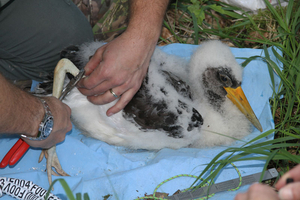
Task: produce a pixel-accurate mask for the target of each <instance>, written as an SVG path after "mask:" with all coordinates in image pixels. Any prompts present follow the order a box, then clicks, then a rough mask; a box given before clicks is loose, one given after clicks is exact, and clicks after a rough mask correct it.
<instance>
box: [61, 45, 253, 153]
mask: <svg viewBox="0 0 300 200" xmlns="http://www.w3.org/2000/svg"><path fill="white" fill-rule="evenodd" d="M102 45H103V43H101V42H92V43H87V44H83V45H82V46H80V47H70V48H67V49H66V50H64V51H63V52H62V55H63V57H67V58H69V59H70V60H71V61H72V62H73V63H75V65H77V66H78V67H79V68H82V67H84V66H85V64H86V63H87V62H88V60H89V58H90V57H91V56H92V55H93V54H94V52H95V51H96V49H98V48H99V47H100V46H102ZM241 81H242V67H241V66H239V65H238V63H237V62H236V61H235V59H234V56H233V55H232V53H231V51H230V49H229V47H227V46H226V45H224V44H222V43H221V42H219V41H210V42H206V43H204V44H203V45H201V46H200V47H199V49H197V51H196V52H195V53H194V54H193V56H192V58H191V61H190V62H189V63H188V62H187V61H185V60H184V59H182V58H179V57H176V56H174V55H168V54H166V53H164V52H162V51H161V50H159V49H156V50H155V52H154V54H153V56H152V58H151V62H150V65H149V69H148V73H147V76H146V78H145V79H144V81H143V83H142V86H141V88H140V90H139V91H138V92H137V94H136V95H135V96H134V97H133V99H132V100H131V102H130V103H129V104H128V105H127V106H126V107H125V108H124V109H123V110H122V111H121V112H119V113H117V114H115V115H113V116H111V117H107V116H106V111H107V109H108V108H110V107H111V106H112V105H113V104H115V101H114V102H111V103H109V104H106V105H94V104H92V103H90V102H89V101H88V100H87V99H86V97H85V96H84V95H82V94H81V93H80V92H79V91H78V90H77V89H76V88H75V89H74V90H73V91H71V93H70V94H69V95H68V96H67V98H66V99H65V101H64V102H65V103H66V104H67V105H69V106H70V108H71V109H72V120H73V122H74V124H75V125H76V126H77V127H78V128H79V129H81V130H82V133H83V134H85V135H87V136H90V137H93V138H96V139H99V140H102V141H104V142H107V143H109V144H112V145H118V146H125V147H129V148H133V149H151V150H153V149H161V148H173V149H178V148H182V147H198V148H199V147H206V146H215V145H227V144H230V143H231V142H232V141H233V140H234V139H233V138H237V139H240V138H242V137H244V136H245V135H247V134H249V133H250V132H251V123H250V122H249V121H248V119H247V118H246V117H245V116H244V114H243V113H242V112H241V111H240V110H239V109H238V108H237V107H236V106H235V105H234V104H233V103H232V101H231V100H230V99H229V98H232V99H234V98H235V96H236V95H235V94H234V95H232V96H231V97H229V98H228V97H227V93H232V90H233V92H234V91H235V90H236V89H238V90H240V89H241V88H240V85H241ZM232 88H233V89H232ZM238 98H244V101H243V102H242V104H244V102H246V103H247V102H248V101H247V99H245V97H244V96H242V97H241V96H239V97H238ZM116 101H117V100H116ZM238 102H239V103H238V104H239V107H241V109H242V108H243V105H242V104H241V103H240V100H239V99H238ZM241 105H242V106H241ZM247 106H248V105H247ZM247 106H246V107H247ZM249 107H250V106H249ZM247 109H249V108H248V107H247ZM251 111H252V109H251V107H250V111H249V112H250V113H251ZM247 112H248V110H247ZM250 115H251V117H252V118H253V116H252V115H253V111H252V113H251V114H248V116H250ZM254 117H255V116H254ZM255 118H256V117H255ZM256 120H257V119H256ZM254 121H255V120H254ZM257 121H258V120H257ZM220 134H221V136H220Z"/></svg>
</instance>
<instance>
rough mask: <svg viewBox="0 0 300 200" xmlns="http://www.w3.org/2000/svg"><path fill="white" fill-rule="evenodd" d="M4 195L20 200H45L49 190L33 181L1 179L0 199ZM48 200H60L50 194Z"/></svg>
mask: <svg viewBox="0 0 300 200" xmlns="http://www.w3.org/2000/svg"><path fill="white" fill-rule="evenodd" d="M2 194H7V195H10V196H12V197H14V198H16V199H20V200H44V199H45V196H46V194H47V190H45V189H44V188H42V187H40V186H38V185H36V184H34V183H33V182H31V181H27V180H22V179H17V178H5V177H0V197H1V196H2ZM47 200H60V199H59V198H58V197H56V196H54V195H53V194H51V193H50V194H49V196H48V198H47Z"/></svg>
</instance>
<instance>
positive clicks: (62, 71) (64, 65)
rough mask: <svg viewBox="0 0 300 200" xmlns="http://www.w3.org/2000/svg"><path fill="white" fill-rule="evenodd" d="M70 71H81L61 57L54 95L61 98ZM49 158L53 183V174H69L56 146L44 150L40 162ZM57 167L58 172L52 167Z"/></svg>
mask: <svg viewBox="0 0 300 200" xmlns="http://www.w3.org/2000/svg"><path fill="white" fill-rule="evenodd" d="M67 72H69V73H71V74H72V75H74V76H76V75H77V74H78V73H79V70H78V68H77V67H76V66H75V65H74V64H73V63H72V62H71V61H70V60H68V59H61V60H60V61H59V62H58V63H57V65H56V67H55V71H54V81H53V93H52V96H54V97H56V98H59V97H60V96H61V93H62V89H63V84H64V80H65V76H66V73H67ZM44 156H45V158H46V159H47V176H48V181H49V183H50V185H51V183H52V176H51V175H52V174H53V175H55V176H59V175H61V176H69V175H68V174H67V173H66V172H65V171H64V170H63V169H62V167H61V165H60V162H59V160H58V157H57V154H56V146H53V147H51V148H50V149H47V150H43V151H42V153H41V155H40V158H39V162H40V161H41V160H42V159H43V157H44ZM52 167H53V168H55V170H56V172H55V171H54V170H53V169H52Z"/></svg>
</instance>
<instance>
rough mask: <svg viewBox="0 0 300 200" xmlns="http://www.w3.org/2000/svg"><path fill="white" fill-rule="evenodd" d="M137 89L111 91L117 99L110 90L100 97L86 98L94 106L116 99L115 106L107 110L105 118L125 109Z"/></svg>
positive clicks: (122, 88)
mask: <svg viewBox="0 0 300 200" xmlns="http://www.w3.org/2000/svg"><path fill="white" fill-rule="evenodd" d="M138 89H139V86H136V87H132V88H130V89H128V90H127V89H124V87H123V86H120V87H116V88H114V89H112V92H113V93H114V94H116V95H117V96H118V97H117V98H116V97H115V96H114V95H113V93H112V92H111V91H110V90H108V91H106V92H105V93H104V94H102V95H97V96H89V97H87V98H88V100H89V101H90V102H92V103H93V104H96V105H104V104H107V103H110V102H112V101H114V100H116V99H118V101H117V102H116V104H115V105H114V106H112V107H111V108H109V109H108V110H107V112H106V115H107V116H111V115H113V114H115V113H118V112H120V111H121V110H122V109H123V108H125V106H126V105H127V104H128V103H129V101H130V100H131V99H132V97H133V96H134V95H135V93H136V92H137V90H138ZM123 91H125V92H123ZM122 93H123V94H122Z"/></svg>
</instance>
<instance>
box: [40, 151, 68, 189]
mask: <svg viewBox="0 0 300 200" xmlns="http://www.w3.org/2000/svg"><path fill="white" fill-rule="evenodd" d="M44 157H45V158H46V160H47V167H46V168H47V176H48V181H49V184H50V185H51V183H52V176H51V175H54V176H70V175H69V174H67V173H66V172H65V171H64V170H63V169H62V167H61V165H60V162H59V160H58V157H57V154H56V147H55V146H53V147H51V148H50V149H47V150H42V152H41V155H40V157H39V162H41V161H42V160H43V158H44ZM53 168H54V169H55V171H54V170H53Z"/></svg>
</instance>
